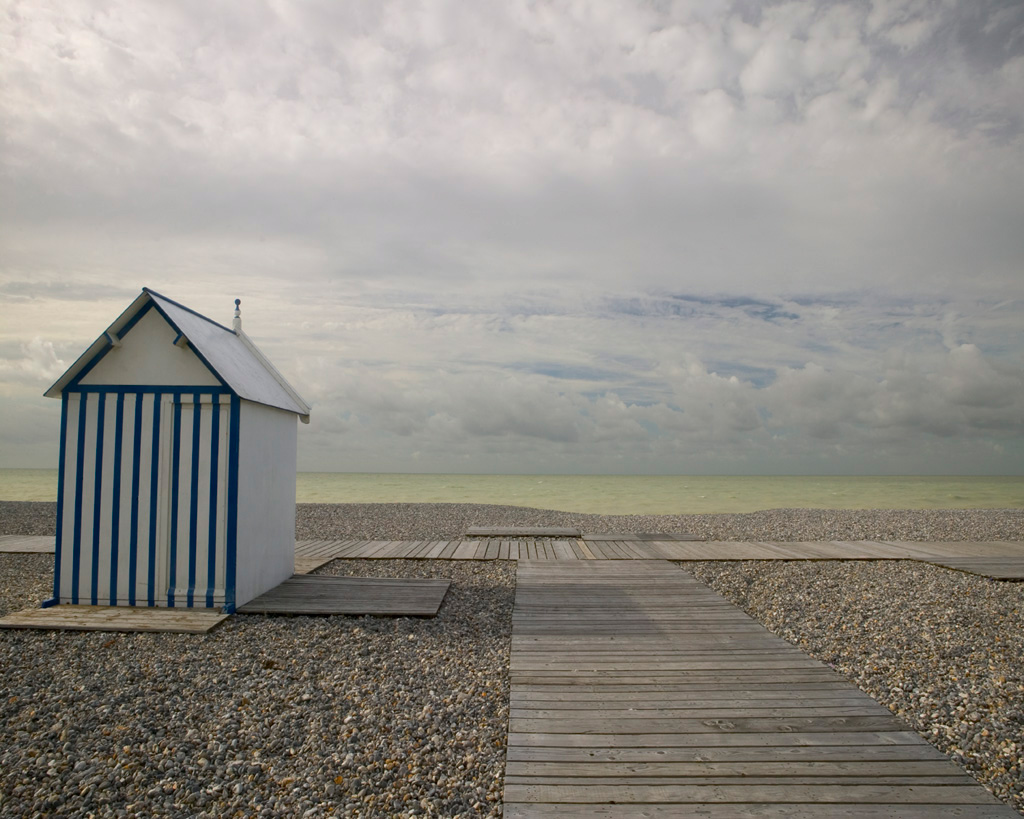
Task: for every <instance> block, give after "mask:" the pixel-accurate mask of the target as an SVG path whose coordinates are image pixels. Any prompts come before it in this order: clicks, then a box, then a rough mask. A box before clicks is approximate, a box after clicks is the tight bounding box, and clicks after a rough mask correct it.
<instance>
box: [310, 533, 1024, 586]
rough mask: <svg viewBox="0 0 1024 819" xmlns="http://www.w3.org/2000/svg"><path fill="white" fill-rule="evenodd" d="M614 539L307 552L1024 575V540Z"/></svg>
mask: <svg viewBox="0 0 1024 819" xmlns="http://www.w3.org/2000/svg"><path fill="white" fill-rule="evenodd" d="M618 537H619V538H620V539H618V540H611V539H609V536H607V535H601V536H594V537H593V538H591V537H588V536H583V537H580V538H546V537H545V538H541V537H537V538H515V539H503V538H492V537H487V538H480V539H472V540H433V541H421V540H414V541H408V540H302V541H299V542H298V543H296V544H295V554H296V556H297V557H300V558H307V557H309V558H312V557H318V558H324V559H328V558H329V559H337V558H361V559H369V560H386V559H417V560H422V559H441V560H558V561H575V560H919V561H923V562H927V563H935V564H937V565H941V566H946V567H947V568H951V569H957V570H960V571H967V572H973V573H975V574H980V575H985V576H988V577H996V578H1000V579H1003V580H1024V542H1020V541H993V542H984V543H982V542H978V543H973V542H971V543H966V542H965V543H935V542H932V543H916V542H915V543H912V542H903V541H880V540H879V541H874V540H859V541H843V540H833V541H815V542H802V543H769V542H763V541H743V542H734V541H679V540H653V539H651V538H653V537H654V536H653V535H644V537H645V538H646V539H644V540H630V539H629V538H630V536H628V535H620V536H618Z"/></svg>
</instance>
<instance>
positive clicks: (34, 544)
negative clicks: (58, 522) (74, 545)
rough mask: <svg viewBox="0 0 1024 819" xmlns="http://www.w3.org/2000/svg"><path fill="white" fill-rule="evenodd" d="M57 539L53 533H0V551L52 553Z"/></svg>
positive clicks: (55, 547)
mask: <svg viewBox="0 0 1024 819" xmlns="http://www.w3.org/2000/svg"><path fill="white" fill-rule="evenodd" d="M56 541H57V539H56V538H55V537H54V536H53V535H38V536H37V535H0V552H14V553H18V554H46V553H47V552H49V553H50V554H53V553H54V552H55V551H56V549H57V546H56Z"/></svg>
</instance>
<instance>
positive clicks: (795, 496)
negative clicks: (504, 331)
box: [0, 468, 1024, 514]
mask: <svg viewBox="0 0 1024 819" xmlns="http://www.w3.org/2000/svg"><path fill="white" fill-rule="evenodd" d="M56 496H57V470H56V469H27V468H23V469H0V500H12V501H54V500H56ZM296 501H297V502H298V503H476V504H489V505H502V506H520V507H530V508H537V509H551V510H557V511H563V512H579V513H593V514H715V513H742V512H757V511H764V510H768V509H794V508H797V509H894V510H895V509H1022V508H1024V476H1019V475H660V474H659V475H636V474H618V475H617V474H602V473H594V474H554V473H473V472H461V473H458V472H441V473H435V472H299V473H298V474H297V475H296Z"/></svg>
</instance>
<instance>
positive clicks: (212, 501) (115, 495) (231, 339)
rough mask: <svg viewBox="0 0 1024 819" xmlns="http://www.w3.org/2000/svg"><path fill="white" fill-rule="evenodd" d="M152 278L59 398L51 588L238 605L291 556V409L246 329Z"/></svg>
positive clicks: (120, 601)
mask: <svg viewBox="0 0 1024 819" xmlns="http://www.w3.org/2000/svg"><path fill="white" fill-rule="evenodd" d="M238 305H239V302H238V301H237V300H236V302H235V318H234V326H233V329H228V328H227V327H224V326H223V325H221V324H218V323H217V322H215V321H212V320H210V319H208V318H206V317H205V316H201V315H200V314H198V313H196V312H194V311H193V310H190V309H189V308H187V307H184V306H183V305H181V304H178V303H177V302H174V301H171V300H170V299H168V298H166V297H164V296H161V295H160V294H159V293H155V292H153V291H152V290H149V289H148V288H143V291H142V294H141V295H140V296H139V297H138V298H137V299H135V301H133V302H132V303H131V305H129V307H128V309H127V310H125V311H124V312H123V313H122V314H121V315H120V316H119V317H118V319H117V320H116V321H115V322H114V323H113V324H111V325H110V327H108V328H107V330H106V332H104V333H103V334H102V335H101V336H100V337H99V338H98V339H97V340H96V341H95V342H94V343H93V345H92V346H91V347H89V349H88V350H86V351H85V353H83V354H82V356H81V357H80V358H79V359H78V360H77V361H76V362H75V363H74V365H73V366H72V367H71V369H69V370H68V371H67V372H66V373H64V375H63V376H61V377H60V379H59V380H58V381H57V383H56V384H54V385H53V386H52V387H51V388H50V389H49V390H47V392H46V395H47V396H49V397H51V398H60V399H61V403H62V410H61V428H60V464H59V475H60V477H59V484H60V485H59V490H58V492H59V494H58V502H57V552H56V562H55V566H54V579H53V599H52V600H48V601H47V602H46V603H44V605H56V604H58V603H72V604H75V603H77V604H91V605H101V606H102V605H111V606H185V607H198V608H223V609H224V610H225V611H227V612H232V611H234V609H235V607H236V606H240V605H242V604H244V603H246V602H248V601H249V600H251V599H252V598H254V597H256V596H258V595H259V594H262V593H263V592H264V591H267V590H268V589H271V588H273V587H274V586H276V585H278V584H279V583H281V582H282V581H284V580H285V579H287V578H288V577H289V576H290V575H291V574H292V572H293V570H294V555H295V469H296V467H295V463H296V423H295V421H296V417H298V418H299V419H301V420H302V421H303V422H306V423H308V422H309V412H310V408H309V406H308V405H307V404H306V402H305V401H303V400H302V398H300V397H299V395H298V393H296V392H295V390H294V389H292V388H291V386H289V384H288V382H287V381H285V380H284V378H283V377H282V376H281V374H280V373H279V372H278V371H277V370H276V369H275V368H274V366H273V365H272V364H271V363H270V362H269V361H268V360H267V359H266V358H265V357H264V356H263V354H262V353H261V352H260V351H259V350H258V349H257V348H256V346H255V345H254V344H253V343H252V341H250V340H249V338H248V337H247V336H246V335H245V333H243V332H242V326H241V318H240V317H239V310H238Z"/></svg>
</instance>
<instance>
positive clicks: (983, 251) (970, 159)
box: [0, 0, 1024, 474]
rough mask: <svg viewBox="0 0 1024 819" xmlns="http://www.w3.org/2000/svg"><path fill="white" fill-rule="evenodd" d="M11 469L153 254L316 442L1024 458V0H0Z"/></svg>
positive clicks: (2, 382) (525, 463)
mask: <svg viewBox="0 0 1024 819" xmlns="http://www.w3.org/2000/svg"><path fill="white" fill-rule="evenodd" d="M0 50H2V53H3V54H4V57H3V64H4V65H3V72H2V76H0V173H2V176H0V311H2V312H0V316H2V318H0V419H2V421H0V467H22V466H23V467H31V466H41V467H54V466H55V465H56V443H55V439H56V435H57V428H58V418H59V402H57V401H53V400H50V399H44V398H42V396H41V394H42V392H43V391H44V390H45V389H46V388H47V387H48V386H49V385H50V384H51V383H52V382H53V381H54V380H55V379H56V378H57V377H58V376H59V375H60V374H61V372H63V370H64V369H65V368H66V367H68V366H70V364H71V363H72V362H73V361H74V360H75V358H76V357H77V356H78V354H79V353H81V352H82V351H83V350H84V349H85V347H86V346H87V345H88V344H89V343H91V342H92V341H93V340H94V339H95V338H96V336H98V335H99V334H100V332H101V331H102V330H103V329H105V328H106V326H107V325H108V324H109V323H110V322H111V321H113V319H114V318H115V317H116V316H117V315H118V314H119V313H120V312H121V310H122V309H123V308H124V307H126V306H127V305H128V303H129V302H130V301H131V300H132V299H133V298H134V297H135V296H136V295H137V294H138V292H139V291H140V289H141V288H142V287H143V286H148V287H151V288H153V289H155V290H157V291H159V292H161V293H163V294H164V295H167V296H169V297H171V298H173V299H176V300H178V301H180V302H182V303H184V304H186V305H188V306H190V307H193V308H195V309H197V310H199V311H200V312H202V313H204V314H206V315H208V316H210V317H212V318H214V319H217V320H219V321H221V322H222V323H225V324H230V319H231V312H232V308H233V300H234V299H235V298H236V297H238V298H241V299H242V310H243V321H244V326H245V328H246V330H247V332H248V333H249V335H250V336H251V337H252V338H253V339H254V340H255V341H256V342H257V343H258V344H259V345H260V346H261V347H262V349H263V350H264V351H265V352H266V353H267V355H268V356H269V357H270V358H271V360H273V361H274V362H275V364H276V365H277V366H278V368H279V369H280V370H282V371H283V372H284V373H285V374H286V375H287V376H288V377H289V379H290V380H291V381H292V383H293V384H294V385H295V387H296V388H297V389H298V391H299V392H300V393H301V394H302V395H303V396H304V397H305V398H306V399H307V400H308V401H309V402H310V403H312V404H313V408H314V409H313V423H312V425H311V426H309V427H301V428H300V436H299V438H300V451H299V467H300V469H303V470H330V471H398V472H402V471H416V472H419V471H423V472H432V471H438V472H549V473H550V472H556V473H557V472H616V473H619V472H622V473H648V472H654V473H677V474H699V473H724V474H774V473H834V474H844V473H889V474H893V473H895V474H903V473H919V472H923V473H982V474H996V473H1009V474H1021V473H1024V318H1022V313H1024V193H1022V191H1024V135H1022V125H1024V4H1021V3H1020V2H1019V0H1006V2H998V1H997V0H963V1H960V0H945V2H944V1H943V0H871V1H870V2H869V0H847V1H846V2H810V1H809V0H808V1H807V2H787V3H773V2H766V3H762V2H754V0H749V2H747V1H744V0H736V1H735V2H731V1H729V0H721V1H720V0H703V1H701V0H692V2H684V1H683V0H678V1H677V2H675V3H671V2H639V0H633V2H612V0H591V1H590V2H582V0H578V1H576V2H545V1H544V0H502V2H497V3H488V2H484V3H481V2H476V1H475V0H422V1H421V2H415V1H414V0H396V1H394V2H392V1H391V0H384V1H383V2H381V0H366V1H365V2H360V1H359V0H354V1H353V2H337V0H311V2H298V0H225V2H218V3H209V2H206V0H194V1H193V0H180V1H177V2H172V3H168V2H164V0H159V2H146V1H145V0H130V2H128V0H114V2H102V3H101V2H98V1H97V2H87V0H60V2H56V0H53V1H50V0H26V1H25V2H21V0H6V2H4V3H3V4H0Z"/></svg>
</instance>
